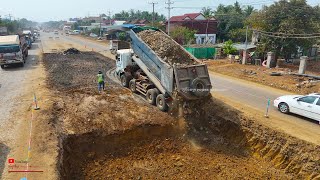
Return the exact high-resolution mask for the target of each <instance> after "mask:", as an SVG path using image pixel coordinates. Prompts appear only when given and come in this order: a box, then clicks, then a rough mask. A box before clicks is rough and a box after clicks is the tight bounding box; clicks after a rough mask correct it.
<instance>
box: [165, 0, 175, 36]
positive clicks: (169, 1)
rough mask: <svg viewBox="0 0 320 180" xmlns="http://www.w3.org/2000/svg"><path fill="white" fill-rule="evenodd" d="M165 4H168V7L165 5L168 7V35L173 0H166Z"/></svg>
mask: <svg viewBox="0 0 320 180" xmlns="http://www.w3.org/2000/svg"><path fill="white" fill-rule="evenodd" d="M166 4H168V7H166V9H168V35H169V36H170V11H171V9H172V7H171V5H172V4H173V2H171V0H168V2H166Z"/></svg>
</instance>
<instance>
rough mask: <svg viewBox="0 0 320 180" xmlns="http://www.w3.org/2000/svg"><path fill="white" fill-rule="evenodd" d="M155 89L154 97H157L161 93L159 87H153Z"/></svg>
mask: <svg viewBox="0 0 320 180" xmlns="http://www.w3.org/2000/svg"><path fill="white" fill-rule="evenodd" d="M153 91H154V99H157V97H158V95H159V94H160V91H159V90H158V89H157V88H153Z"/></svg>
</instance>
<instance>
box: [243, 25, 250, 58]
mask: <svg viewBox="0 0 320 180" xmlns="http://www.w3.org/2000/svg"><path fill="white" fill-rule="evenodd" d="M248 29H249V27H248V26H247V30H246V46H245V50H244V53H243V58H242V64H247V48H248Z"/></svg>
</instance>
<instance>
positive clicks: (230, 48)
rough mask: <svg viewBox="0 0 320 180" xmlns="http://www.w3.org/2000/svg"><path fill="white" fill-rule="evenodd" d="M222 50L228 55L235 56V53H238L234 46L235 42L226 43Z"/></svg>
mask: <svg viewBox="0 0 320 180" xmlns="http://www.w3.org/2000/svg"><path fill="white" fill-rule="evenodd" d="M222 49H223V52H224V53H225V54H227V55H228V54H234V53H235V52H237V49H236V48H235V47H234V46H233V42H232V41H231V40H228V41H226V42H225V43H224V45H223V48H222Z"/></svg>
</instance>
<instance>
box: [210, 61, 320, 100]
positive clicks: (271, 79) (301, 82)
mask: <svg viewBox="0 0 320 180" xmlns="http://www.w3.org/2000/svg"><path fill="white" fill-rule="evenodd" d="M206 64H207V65H208V69H209V70H211V71H213V72H216V73H220V74H224V75H228V76H232V77H235V78H240V79H244V80H248V81H252V82H256V83H259V84H263V85H267V86H270V87H274V88H278V89H282V90H286V91H290V92H293V93H297V94H309V93H314V92H319V91H320V81H319V80H313V79H312V78H309V77H300V76H295V75H291V74H290V73H294V72H297V70H298V67H297V66H296V65H286V66H283V67H282V68H272V69H267V68H265V67H263V66H253V65H242V64H236V63H230V61H229V60H212V61H207V62H206ZM318 67H320V61H318V62H309V65H308V69H307V72H306V73H307V74H313V75H319V76H320V70H319V68H318ZM272 72H280V73H281V74H282V75H281V76H270V73H272Z"/></svg>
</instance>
